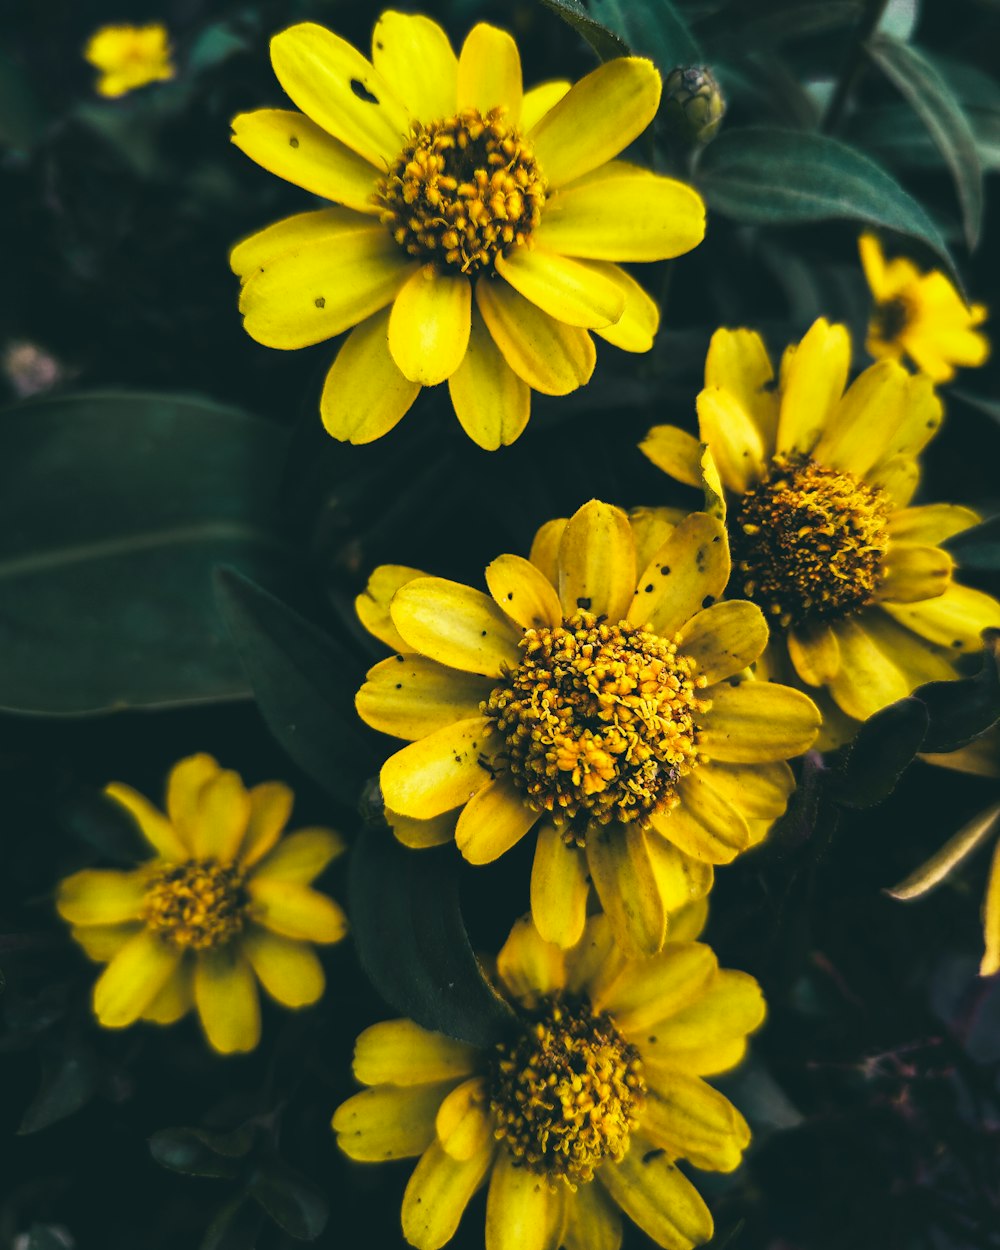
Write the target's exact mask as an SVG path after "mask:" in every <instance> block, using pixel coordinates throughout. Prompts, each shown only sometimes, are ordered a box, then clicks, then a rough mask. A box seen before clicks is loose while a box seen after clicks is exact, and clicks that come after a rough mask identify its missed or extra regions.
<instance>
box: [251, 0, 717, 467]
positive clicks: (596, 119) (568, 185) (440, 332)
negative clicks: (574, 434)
mask: <svg viewBox="0 0 1000 1250" xmlns="http://www.w3.org/2000/svg"><path fill="white" fill-rule="evenodd" d="M271 62H272V64H273V66H274V71H275V73H276V74H277V76H278V80H279V82H280V83H281V85H282V87H283V88H284V89H285V91H286V92H287V93H288V95H289V96H290V97H291V99H292V101H293V102H294V103H295V104H296V105H298V107H299V108H300V109H301V110H302V112H301V113H296V112H291V111H287V110H283V109H263V110H260V111H258V112H255V113H244V114H241V115H240V116H239V117H237V118H236V119H235V120H234V122H233V142H234V143H235V144H236V145H237V147H239V148H240V149H241V150H242V151H244V152H245V153H246V154H247V155H248V156H249V157H250V158H251V159H252V160H254V161H256V162H257V163H258V164H259V165H262V166H263V167H264V168H265V169H267V170H269V171H270V172H271V173H274V174H277V175H278V176H279V177H281V178H286V179H287V180H288V181H290V182H293V183H295V184H296V185H297V186H300V187H303V188H304V189H305V190H307V191H312V192H313V193H314V194H316V195H319V196H322V197H323V198H324V199H327V200H331V201H333V203H334V205H335V207H332V208H325V209H320V210H319V211H316V212H310V213H301V214H299V215H298V216H295V217H289V218H287V219H286V220H284V221H280V222H278V223H277V224H275V225H273V226H269V227H268V228H267V229H266V230H263V231H261V232H260V233H259V234H255V235H253V236H252V237H251V238H249V239H247V240H246V241H245V242H243V243H241V244H239V246H237V247H236V248H235V249H234V251H233V253H232V257H231V261H232V266H233V269H234V270H235V272H236V273H237V274H238V275H239V276H240V278H241V280H242V283H243V287H242V291H241V294H240V311H241V312H242V313H243V317H244V322H243V324H244V327H245V329H246V331H247V333H248V334H250V335H251V337H253V338H255V339H256V340H257V341H258V342H259V343H263V344H264V345H265V346H267V347H278V348H298V347H306V346H308V345H309V344H312V343H319V342H322V341H323V340H324V339H329V338H332V337H333V336H334V335H337V334H341V333H342V332H343V331H345V330H348V329H350V328H351V327H352V326H354V327H355V329H354V330H353V331H352V333H351V334H350V335H349V336H348V338H347V340H346V341H345V342H344V344H343V346H342V347H341V349H340V352H339V354H338V356H337V358H336V360H335V361H334V364H333V367H332V368H331V369H330V372H329V373H328V374H327V378H326V384H325V386H324V388H323V395H322V399H321V401H320V409H321V412H322V416H323V421H324V423H325V425H326V428H327V430H328V431H329V432H330V433H331V434H332V435H333V436H334V438H338V439H342V440H347V441H349V442H352V443H368V442H371V441H372V440H373V439H376V438H381V436H382V435H383V434H386V433H387V432H388V431H389V430H391V429H392V428H393V426H394V425H395V424H396V423H397V422H398V421H399V420H400V418H401V417H402V416H403V415H404V413H405V412H406V411H407V410H408V409H409V407H410V405H411V404H412V403H413V401H414V400H415V399H416V397H417V394H418V392H419V391H420V388H421V387H422V386H435V385H437V384H438V383H441V382H445V381H447V382H448V387H449V390H450V392H451V400H452V404H453V405H454V408H455V413H456V415H457V416H458V419H459V421H460V422H461V424H462V427H463V428H464V430H465V431H466V433H467V434H468V435H469V437H470V438H471V439H473V440H474V441H475V442H476V443H478V444H479V445H480V446H481V447H485V448H487V449H489V450H494V449H496V448H497V447H499V446H501V444H508V443H512V442H513V441H514V440H515V439H516V438H517V437H518V436H519V435H520V433H521V431H522V430H523V429H524V427H525V425H526V424H527V421H528V415H529V407H530V400H531V391H532V390H536V391H541V392H543V393H544V394H547V395H565V394H568V393H569V392H570V391H573V390H575V389H576V388H577V387H579V386H581V385H583V384H584V383H585V382H587V381H588V380H589V378H590V375H591V373H592V372H593V369H594V361H595V357H596V353H595V349H594V343H593V339H592V338H591V335H590V333H589V331H590V330H593V331H594V332H595V333H597V334H599V335H600V336H601V337H602V338H605V339H607V340H608V341H609V342H611V343H614V344H615V345H616V346H617V347H620V348H623V349H624V350H625V351H631V352H644V351H648V350H649V348H650V347H651V346H652V342H653V336H654V334H655V333H656V329H657V325H658V321H659V310H658V309H657V306H656V304H655V303H654V302H653V300H651V299H650V297H649V296H648V295H647V294H646V293H645V291H643V290H642V288H641V287H640V286H639V285H638V284H637V283H636V282H635V280H634V279H633V278H631V277H630V276H629V275H628V274H627V273H626V272H625V271H624V270H623V269H621V268H619V266H618V265H617V264H616V263H614V262H617V261H653V260H662V259H665V258H667V257H672V256H679V255H680V254H681V253H682V252H687V251H689V250H690V249H691V248H693V247H694V246H695V245H696V244H698V243H699V242H701V239H702V237H703V235H704V230H705V222H704V216H705V210H704V205H703V204H702V201H701V199H700V197H699V196H698V194H697V192H695V191H694V190H692V188H690V187H688V186H685V185H684V184H683V183H680V182H675V181H674V180H673V179H670V178H662V177H658V176H656V175H653V174H651V173H650V172H648V171H647V170H645V169H640V168H638V167H636V166H634V165H630V164H627V163H626V162H623V161H616V160H614V159H613V158H614V157H616V156H617V155H618V153H619V152H621V151H622V150H623V149H624V148H625V147H627V145H628V144H629V143H631V142H632V140H633V139H635V138H636V136H637V135H639V134H641V133H642V131H643V130H645V129H646V127H647V126H648V125H649V123H650V122H651V121H652V119H653V117H654V115H655V114H656V110H657V106H658V104H659V100H660V76H659V74H658V73H657V71H656V69H655V68H654V67H653V65H652V63H651V62H650V61H646V60H641V59H639V58H636V57H624V58H621V59H618V60H614V61H609V62H608V63H606V64H604V65H602V66H600V67H599V68H598V69H596V70H594V71H593V73H591V74H588V75H587V77H586V78H583V79H581V81H580V82H578V83H576V85H575V86H572V87H571V86H570V84H569V83H568V82H548V83H544V84H543V85H542V86H539V87H536V88H535V89H534V90H532V91H528V92H525V91H523V88H522V85H521V62H520V57H519V54H518V50H517V45H516V44H515V42H514V40H513V39H512V38H511V37H510V35H508V34H506V33H505V32H504V31H502V30H497V29H496V28H495V27H493V26H488V25H485V24H480V25H478V26H476V27H475V28H474V29H473V30H472V32H471V33H470V35H469V36H468V38H467V39H466V41H465V43H464V45H463V47H462V52H461V56H460V57H458V58H456V56H455V54H454V52H453V51H452V48H451V44H450V43H449V41H448V37H447V35H446V34H445V33H444V31H443V30H442V29H441V27H440V26H438V25H437V24H436V23H435V22H432V21H431V20H430V19H429V18H426V17H419V16H414V15H409V14H404V13H395V12H387V13H383V14H382V16H381V17H380V18H379V21H378V23H377V25H376V27H375V31H374V34H373V35H372V60H371V61H368V60H366V59H365V58H364V57H363V56H362V55H361V54H360V53H359V52H357V51H355V49H354V48H352V47H351V45H350V44H348V43H346V42H345V41H344V40H343V39H341V38H339V37H338V36H337V35H335V34H333V33H332V32H331V31H328V30H325V29H324V28H323V27H321V26H317V25H314V24H312V23H308V22H306V23H302V24H301V25H298V26H292V27H291V28H290V29H288V30H286V31H283V32H282V33H281V34H279V35H276V36H275V37H274V38H273V39H272V40H271Z"/></svg>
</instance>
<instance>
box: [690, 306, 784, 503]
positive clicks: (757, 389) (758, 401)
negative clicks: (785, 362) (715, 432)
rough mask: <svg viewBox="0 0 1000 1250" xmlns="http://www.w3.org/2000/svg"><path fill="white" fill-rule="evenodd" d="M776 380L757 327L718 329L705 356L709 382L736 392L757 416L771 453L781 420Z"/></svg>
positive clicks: (706, 377)
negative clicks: (779, 420) (775, 388)
mask: <svg viewBox="0 0 1000 1250" xmlns="http://www.w3.org/2000/svg"><path fill="white" fill-rule="evenodd" d="M773 382H774V369H773V368H772V367H771V360H770V357H769V356H768V354H767V348H766V347H765V346H764V340H763V339H762V338H761V337H760V335H759V334H757V333H756V331H754V330H727V329H720V330H716V332H715V333H714V334H713V335H712V341H711V343H709V346H708V355H707V356H706V357H705V386H706V387H712V386H716V387H719V388H720V389H721V390H724V391H728V393H729V394H730V395H732V396H733V398H734V399H735V400H736V401H737V403H738V404H739V405H740V407H741V408H742V410H743V411H744V412H745V413H748V414H749V415H750V417H752V418H753V421H754V424H755V425H756V426H757V429H758V430H759V431H760V436H761V439H762V440H763V444H764V448H765V450H766V452H767V453H768V455H770V454H771V453H772V452H773V451H774V439H775V433H776V430H777V424H778V399H777V396H776V395H775V392H774V387H773V385H772V383H773ZM692 485H698V483H697V482H693V483H692Z"/></svg>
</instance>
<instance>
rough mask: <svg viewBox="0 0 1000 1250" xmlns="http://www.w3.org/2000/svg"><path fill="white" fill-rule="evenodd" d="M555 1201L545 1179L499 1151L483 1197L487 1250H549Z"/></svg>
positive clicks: (508, 1154)
mask: <svg viewBox="0 0 1000 1250" xmlns="http://www.w3.org/2000/svg"><path fill="white" fill-rule="evenodd" d="M554 1201H555V1192H554V1191H553V1192H552V1193H550V1191H549V1182H548V1179H547V1177H545V1176H540V1175H539V1174H538V1173H537V1172H533V1171H531V1170H529V1169H528V1168H525V1167H520V1166H518V1165H517V1163H516V1161H515V1159H514V1157H513V1156H512V1155H511V1154H510V1152H509V1151H507V1150H501V1151H500V1153H499V1155H498V1156H497V1161H496V1163H495V1164H494V1165H493V1172H492V1174H491V1176H490V1188H489V1192H488V1194H487V1196H486V1250H552V1247H551V1243H550V1240H549V1237H548V1232H549V1229H548V1222H549V1206H550V1205H551V1204H552V1203H553V1202H554Z"/></svg>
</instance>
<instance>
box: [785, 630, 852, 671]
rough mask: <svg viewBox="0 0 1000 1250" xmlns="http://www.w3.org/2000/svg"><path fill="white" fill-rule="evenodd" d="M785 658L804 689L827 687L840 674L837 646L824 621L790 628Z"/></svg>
mask: <svg viewBox="0 0 1000 1250" xmlns="http://www.w3.org/2000/svg"><path fill="white" fill-rule="evenodd" d="M785 640H786V642H787V643H788V655H789V658H790V659H791V661H792V664H793V666H794V668H795V671H796V673H798V675H799V676H800V677H801V678H802V680H803V681H804V682H805V683H806V685H807V686H825V685H828V684H829V683H830V682H831V681H833V679H834V678H835V677H836V676H837V673H838V672H839V671H840V643H838V642H837V635H836V632H835V631H834V629H833V628H832V626H830V625H828V624H827V623H826V622H825V621H815V622H808V623H806V624H803V625H795V626H793V627H792V628H791V629H790V630H789V631H788V633H787V635H786V638H785Z"/></svg>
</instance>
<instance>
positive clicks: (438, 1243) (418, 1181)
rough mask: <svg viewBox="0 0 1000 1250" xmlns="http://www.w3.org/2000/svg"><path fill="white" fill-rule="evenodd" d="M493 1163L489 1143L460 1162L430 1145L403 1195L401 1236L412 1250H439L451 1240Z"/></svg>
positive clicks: (491, 1148)
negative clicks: (413, 1249)
mask: <svg viewBox="0 0 1000 1250" xmlns="http://www.w3.org/2000/svg"><path fill="white" fill-rule="evenodd" d="M492 1160H493V1143H492V1142H491V1143H490V1144H489V1145H487V1146H484V1147H483V1149H482V1150H480V1151H477V1152H476V1153H475V1154H474V1155H473V1156H472V1158H471V1159H463V1160H461V1161H459V1160H458V1159H453V1158H452V1157H451V1155H449V1154H448V1153H447V1151H446V1150H445V1149H444V1147H443V1146H442V1145H441V1144H440V1142H437V1141H434V1142H431V1144H430V1146H428V1147H427V1149H426V1150H425V1151H424V1153H423V1154H422V1155H421V1156H420V1162H419V1163H418V1164H417V1166H416V1167H415V1168H414V1170H413V1175H412V1176H411V1177H410V1180H409V1184H408V1185H407V1186H406V1192H405V1193H404V1194H403V1211H402V1219H403V1236H404V1237H405V1238H406V1240H407V1241H408V1242H409V1243H410V1245H411V1246H413V1247H415V1250H441V1247H442V1246H444V1245H445V1244H446V1243H447V1242H449V1241H450V1240H451V1239H452V1237H453V1236H454V1235H455V1231H456V1229H457V1228H458V1222H459V1220H460V1219H461V1218H462V1214H463V1212H464V1211H465V1208H466V1207H467V1206H468V1205H469V1200H470V1199H471V1197H472V1195H473V1194H474V1193H475V1192H476V1190H477V1189H478V1188H479V1186H480V1185H481V1184H482V1183H483V1180H484V1179H485V1177H486V1173H487V1172H488V1171H489V1167H490V1163H491V1162H492Z"/></svg>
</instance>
